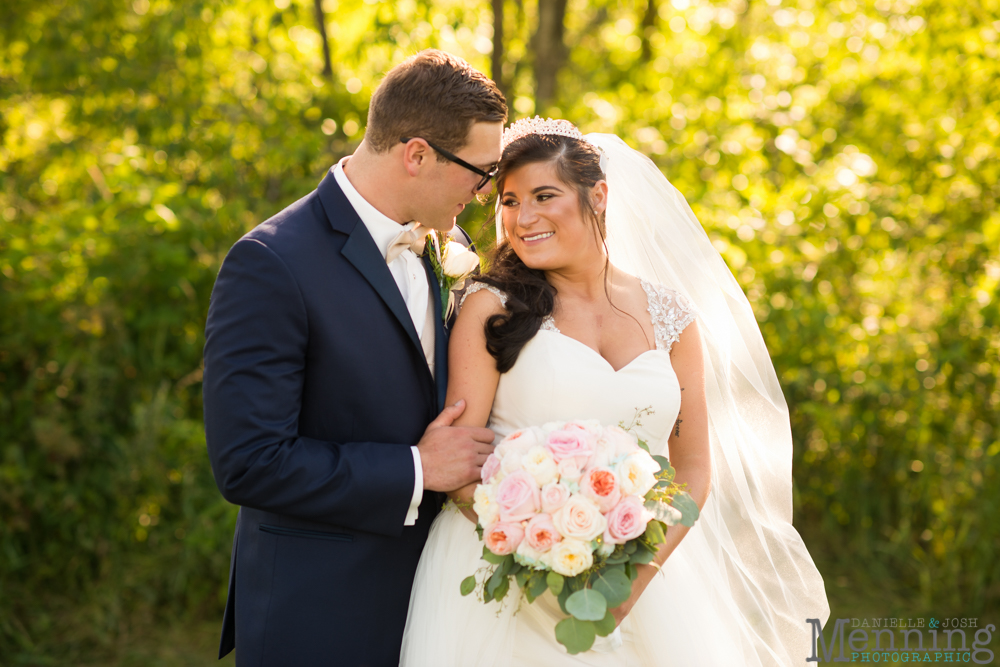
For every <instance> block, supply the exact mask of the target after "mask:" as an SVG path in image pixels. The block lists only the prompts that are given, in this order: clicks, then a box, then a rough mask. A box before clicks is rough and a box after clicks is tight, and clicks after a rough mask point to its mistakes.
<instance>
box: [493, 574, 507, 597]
mask: <svg viewBox="0 0 1000 667" xmlns="http://www.w3.org/2000/svg"><path fill="white" fill-rule="evenodd" d="M509 590H510V579H508V578H507V577H504V578H503V580H502V581H501V582H500V584H499V585H498V586H497V587H496V589H495V590H494V591H493V599H494V600H496V601H497V602H500V600H503V599H504V596H506V595H507V591H509Z"/></svg>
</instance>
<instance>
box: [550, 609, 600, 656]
mask: <svg viewBox="0 0 1000 667" xmlns="http://www.w3.org/2000/svg"><path fill="white" fill-rule="evenodd" d="M596 638H597V629H596V628H595V627H594V623H593V621H581V620H580V619H578V618H574V617H572V616H570V617H569V618H564V619H563V620H561V621H559V623H557V624H556V641H558V642H559V643H560V644H562V645H563V646H565V647H566V650H567V651H568V652H569V653H570V654H571V655H576V654H577V653H583V652H584V651H586V650H589V649H590V647H591V646H593V645H594V639H596Z"/></svg>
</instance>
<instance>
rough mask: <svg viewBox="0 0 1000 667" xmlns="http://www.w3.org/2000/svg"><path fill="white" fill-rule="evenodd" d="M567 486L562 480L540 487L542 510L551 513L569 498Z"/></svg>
mask: <svg viewBox="0 0 1000 667" xmlns="http://www.w3.org/2000/svg"><path fill="white" fill-rule="evenodd" d="M569 496H570V491H569V487H568V486H566V485H565V484H563V483H562V482H552V483H551V484H546V485H545V486H544V487H542V511H543V512H545V513H547V514H552V513H553V512H555V511H556V510H557V509H559V508H560V507H562V506H563V505H565V504H566V501H567V500H569Z"/></svg>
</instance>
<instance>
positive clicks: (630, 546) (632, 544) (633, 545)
mask: <svg viewBox="0 0 1000 667" xmlns="http://www.w3.org/2000/svg"><path fill="white" fill-rule="evenodd" d="M638 548H639V543H638V542H636V541H635V540H629V541H628V542H626V543H625V553H627V554H628V555H630V556H631V555H632V554H634V553H635V550H636V549H638Z"/></svg>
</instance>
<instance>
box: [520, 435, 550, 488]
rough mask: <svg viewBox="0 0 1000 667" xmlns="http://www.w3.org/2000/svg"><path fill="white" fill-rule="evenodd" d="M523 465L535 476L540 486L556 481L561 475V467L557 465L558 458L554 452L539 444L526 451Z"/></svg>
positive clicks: (522, 459)
mask: <svg viewBox="0 0 1000 667" xmlns="http://www.w3.org/2000/svg"><path fill="white" fill-rule="evenodd" d="M521 466H522V467H523V468H524V469H525V470H527V471H528V474H530V475H531V476H532V477H534V478H535V481H536V482H537V483H538V486H540V487H541V486H545V485H546V484H548V483H549V482H554V481H555V480H556V479H557V478H558V477H559V468H558V467H557V466H556V460H555V459H554V458H552V452H550V451H549V450H547V449H545V448H544V447H539V446H538V445H535V446H534V447H532V448H531V449H529V450H528V451H527V452H525V453H524V456H523V457H522V458H521Z"/></svg>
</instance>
